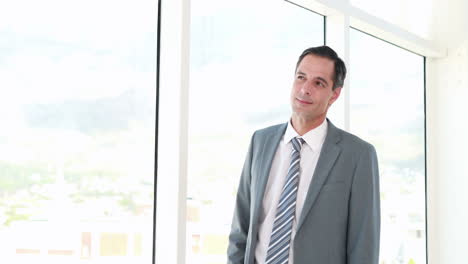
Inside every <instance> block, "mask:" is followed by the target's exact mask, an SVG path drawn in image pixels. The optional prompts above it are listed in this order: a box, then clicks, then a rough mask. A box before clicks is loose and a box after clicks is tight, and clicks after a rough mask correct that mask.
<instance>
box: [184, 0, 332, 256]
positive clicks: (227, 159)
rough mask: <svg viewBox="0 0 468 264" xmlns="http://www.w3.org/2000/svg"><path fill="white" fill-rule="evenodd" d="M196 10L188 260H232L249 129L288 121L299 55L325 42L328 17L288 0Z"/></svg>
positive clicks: (201, 5)
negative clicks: (233, 222) (231, 243)
mask: <svg viewBox="0 0 468 264" xmlns="http://www.w3.org/2000/svg"><path fill="white" fill-rule="evenodd" d="M266 9H267V10H268V12H265V10H266ZM191 12H192V13H191V17H192V20H191V47H190V49H191V50H190V53H191V62H190V89H189V90H190V95H189V98H190V99H189V100H190V104H189V107H190V108H189V146H188V147H189V153H188V184H187V191H188V195H187V209H188V213H187V250H186V251H187V254H186V258H187V261H186V263H225V262H226V247H227V236H228V233H229V231H230V225H231V220H232V214H233V208H234V196H235V193H236V189H237V185H238V181H239V177H240V173H241V170H242V166H243V162H244V159H245V155H246V153H247V148H248V143H249V140H250V136H251V135H252V133H253V132H254V130H256V129H259V128H263V127H266V126H269V125H273V124H278V123H284V122H287V121H288V119H289V116H290V106H289V95H290V91H291V87H292V81H293V77H294V68H295V64H296V61H297V58H298V57H299V55H300V53H301V52H302V51H303V50H304V49H306V48H308V47H312V46H318V45H323V43H324V38H323V37H324V17H323V16H321V15H317V14H316V13H313V12H311V11H309V10H306V9H303V8H301V7H298V6H296V5H293V4H291V3H288V2H285V1H281V0H275V1H271V0H268V1H267V0H261V1H247V0H244V1H229V2H226V1H214V0H200V1H195V2H192V5H191ZM260 14H261V15H260Z"/></svg>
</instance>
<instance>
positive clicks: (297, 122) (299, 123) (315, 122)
mask: <svg viewBox="0 0 468 264" xmlns="http://www.w3.org/2000/svg"><path fill="white" fill-rule="evenodd" d="M325 118H326V116H323V117H320V118H316V119H312V120H310V119H306V118H303V117H300V116H297V115H294V114H293V115H292V117H291V124H292V126H293V128H294V130H296V132H297V133H298V134H299V135H300V136H303V135H304V134H306V133H307V132H309V131H311V130H312V129H314V128H316V127H318V126H320V125H321V124H322V123H323V122H324V121H325Z"/></svg>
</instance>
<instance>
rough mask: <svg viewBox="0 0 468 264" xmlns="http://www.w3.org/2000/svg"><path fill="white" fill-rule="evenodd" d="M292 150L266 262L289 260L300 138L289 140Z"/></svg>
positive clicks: (279, 262)
mask: <svg viewBox="0 0 468 264" xmlns="http://www.w3.org/2000/svg"><path fill="white" fill-rule="evenodd" d="M291 142H292V145H293V150H292V153H291V165H289V169H288V175H287V177H286V183H285V184H284V187H283V190H282V192H281V196H280V199H279V202H278V207H277V209H276V217H275V221H274V223H273V230H272V231H271V237H270V244H269V245H268V251H267V257H266V261H265V263H266V264H284V263H288V260H289V246H290V245H289V244H290V242H291V231H292V223H293V220H294V216H295V214H296V196H297V187H298V183H299V164H300V160H301V147H302V144H303V143H304V140H303V139H302V138H297V137H296V138H293V139H292V140H291Z"/></svg>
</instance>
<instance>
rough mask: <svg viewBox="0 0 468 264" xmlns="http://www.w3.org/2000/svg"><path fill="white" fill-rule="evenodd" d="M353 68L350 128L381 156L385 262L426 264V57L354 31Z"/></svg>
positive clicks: (381, 249)
mask: <svg viewBox="0 0 468 264" xmlns="http://www.w3.org/2000/svg"><path fill="white" fill-rule="evenodd" d="M370 47H372V48H370ZM349 68H350V72H351V74H350V76H349V78H350V127H351V129H350V130H351V132H352V133H354V134H356V135H358V136H360V137H362V138H364V139H366V140H368V141H370V142H371V143H372V144H374V146H375V147H376V149H377V154H378V156H379V167H380V168H379V169H380V193H381V217H382V218H381V219H382V220H381V244H380V263H382V264H384V263H426V216H425V215H426V203H425V174H426V172H425V157H426V156H425V115H424V57H422V56H419V55H416V54H414V53H411V52H409V51H406V50H403V49H401V48H399V47H396V46H394V45H392V44H389V43H387V42H384V41H382V40H379V39H376V38H374V37H372V36H370V35H367V34H365V33H362V32H360V31H358V30H354V29H352V30H351V31H350V63H349Z"/></svg>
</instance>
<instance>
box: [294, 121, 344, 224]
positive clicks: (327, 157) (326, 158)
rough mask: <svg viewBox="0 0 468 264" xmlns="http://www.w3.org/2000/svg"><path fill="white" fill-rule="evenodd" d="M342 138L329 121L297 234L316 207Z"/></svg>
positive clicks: (338, 152) (338, 151)
mask: <svg viewBox="0 0 468 264" xmlns="http://www.w3.org/2000/svg"><path fill="white" fill-rule="evenodd" d="M327 120H328V119H327ZM340 138H341V136H340V134H339V131H338V129H337V128H336V127H335V126H334V125H333V124H332V123H331V122H330V121H329V120H328V132H327V136H326V137H325V141H324V142H323V146H322V150H321V152H320V156H319V159H318V161H317V166H316V167H315V171H314V176H313V177H312V182H311V183H310V186H309V190H308V191H307V196H306V199H305V202H304V207H303V208H302V212H301V215H300V217H299V221H298V223H297V229H296V232H297V231H298V230H299V229H300V228H301V226H302V224H303V222H304V220H305V218H306V217H307V214H308V213H309V211H310V209H311V208H312V206H313V205H314V202H315V200H316V199H317V196H318V194H319V192H320V189H322V186H323V184H324V183H325V180H326V179H327V177H328V175H329V172H330V170H331V169H332V168H333V164H334V163H335V161H336V158H337V157H338V155H339V154H340V152H341V149H340V147H338V146H337V144H336V143H337V142H338V141H339V140H340Z"/></svg>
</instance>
